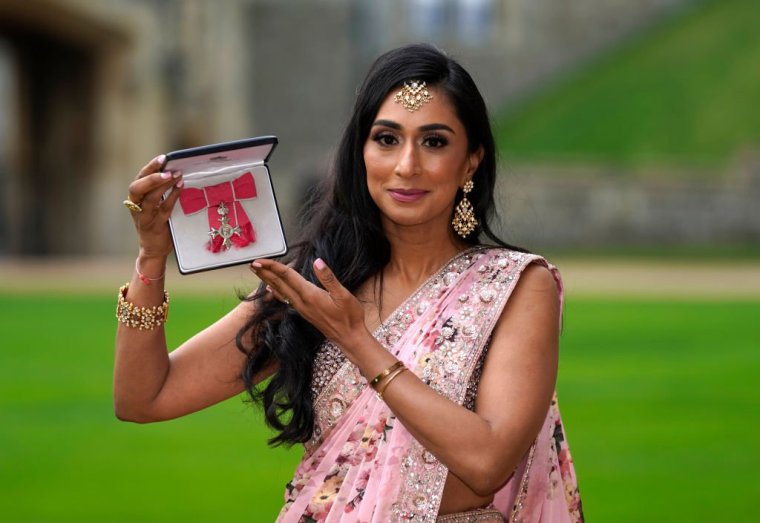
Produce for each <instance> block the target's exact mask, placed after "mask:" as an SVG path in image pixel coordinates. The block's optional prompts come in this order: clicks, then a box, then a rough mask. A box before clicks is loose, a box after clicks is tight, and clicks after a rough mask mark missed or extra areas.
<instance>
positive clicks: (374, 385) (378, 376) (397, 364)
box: [369, 360, 404, 389]
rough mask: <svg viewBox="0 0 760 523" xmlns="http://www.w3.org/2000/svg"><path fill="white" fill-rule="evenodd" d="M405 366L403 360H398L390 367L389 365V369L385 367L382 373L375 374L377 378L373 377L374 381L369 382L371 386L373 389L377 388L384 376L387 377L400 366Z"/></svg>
mask: <svg viewBox="0 0 760 523" xmlns="http://www.w3.org/2000/svg"><path fill="white" fill-rule="evenodd" d="M403 366H404V362H403V361H401V360H399V361H397V362H396V363H394V364H393V365H391V366H390V367H388V368H387V369H385V370H384V371H383V372H381V373H380V374H378V375H377V376H375V379H373V380H372V381H370V382H369V386H370V387H372V388H373V389H374V388H376V387H377V384H378V383H380V381H381V380H382V379H383V378H385V377H386V376H388V375H389V374H390V373H391V372H393V371H394V370H396V369H398V368H399V367H403Z"/></svg>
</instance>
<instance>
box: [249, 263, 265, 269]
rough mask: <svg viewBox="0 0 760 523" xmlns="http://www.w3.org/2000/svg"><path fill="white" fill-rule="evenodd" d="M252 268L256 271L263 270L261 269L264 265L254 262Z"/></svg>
mask: <svg viewBox="0 0 760 523" xmlns="http://www.w3.org/2000/svg"><path fill="white" fill-rule="evenodd" d="M251 267H253V268H254V269H261V267H263V265H261V264H260V263H259V262H253V263H252V264H251Z"/></svg>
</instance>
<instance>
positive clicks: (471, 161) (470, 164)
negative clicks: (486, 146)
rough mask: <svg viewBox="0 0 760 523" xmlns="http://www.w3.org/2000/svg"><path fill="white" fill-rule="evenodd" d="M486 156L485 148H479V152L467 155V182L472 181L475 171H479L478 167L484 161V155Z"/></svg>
mask: <svg viewBox="0 0 760 523" xmlns="http://www.w3.org/2000/svg"><path fill="white" fill-rule="evenodd" d="M484 154H485V151H484V150H483V146H482V145H481V146H480V147H478V148H477V150H475V151H473V152H471V153H469V154H468V155H467V170H466V172H465V174H466V176H465V181H467V180H471V179H472V177H473V175H474V174H475V171H477V170H478V166H479V165H480V162H481V161H483V155H484Z"/></svg>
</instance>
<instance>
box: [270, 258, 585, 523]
mask: <svg viewBox="0 0 760 523" xmlns="http://www.w3.org/2000/svg"><path fill="white" fill-rule="evenodd" d="M533 262H537V263H542V264H544V265H546V266H547V267H549V269H550V270H551V271H552V273H553V274H554V276H555V279H556V281H557V285H558V287H559V289H560V293H561V291H562V287H561V281H560V278H559V273H558V272H557V271H556V269H555V268H554V267H552V266H550V265H548V264H547V263H546V261H545V260H543V258H541V257H539V256H536V255H531V254H524V253H519V252H514V251H509V250H507V249H501V248H493V247H477V248H473V249H470V250H468V251H466V252H464V253H461V254H460V255H458V256H456V257H455V258H453V259H452V260H451V261H450V262H449V263H448V264H447V265H446V266H445V267H443V268H442V269H441V270H440V271H439V272H438V273H436V274H435V275H433V276H432V277H431V278H429V279H428V281H427V282H425V284H423V285H422V286H421V287H420V288H419V289H418V290H417V291H415V292H414V293H413V294H412V296H410V297H409V298H408V299H407V300H406V301H405V302H404V303H403V304H402V305H401V306H399V308H398V309H397V310H396V311H395V312H394V313H393V314H391V316H390V317H389V318H388V320H386V322H385V323H383V325H381V327H380V328H379V329H378V330H377V332H376V333H375V337H376V338H377V339H378V340H379V341H380V343H382V344H383V345H384V346H385V347H386V348H387V349H388V350H389V351H390V352H392V353H393V354H394V355H396V356H397V357H398V358H399V359H400V360H402V361H403V362H404V363H405V364H406V366H407V367H408V368H409V369H410V370H412V371H413V372H415V374H417V376H419V378H420V379H422V380H423V381H424V382H425V383H427V384H428V385H429V386H430V387H432V388H433V389H435V390H436V391H437V392H438V393H440V394H442V395H444V396H446V397H448V398H450V399H451V400H453V401H455V402H457V403H459V404H460V405H461V404H463V402H464V400H465V395H466V392H467V385H468V383H469V382H470V378H471V376H472V374H473V371H474V370H475V367H476V365H477V363H478V361H479V358H480V356H481V355H482V354H483V351H484V350H486V348H487V343H488V340H489V338H490V336H491V332H492V330H493V328H494V326H495V324H496V322H497V320H498V319H499V316H500V315H501V312H502V310H503V309H504V306H505V304H506V303H507V300H508V299H509V296H510V295H511V293H512V290H513V289H514V287H515V285H516V283H517V281H518V279H519V277H520V274H521V272H522V270H523V269H524V268H525V267H526V266H527V265H529V264H530V263H533ZM326 345H330V344H326ZM323 349H328V350H330V349H332V350H334V351H337V348H335V347H334V346H333V347H323ZM315 410H316V416H317V420H316V427H315V431H314V436H313V438H312V440H311V441H309V442H308V443H307V444H306V445H305V447H306V453H305V455H304V458H303V460H302V462H301V464H300V465H299V467H298V469H297V470H296V473H295V477H294V478H293V480H292V481H291V482H290V483H289V484H288V486H287V491H286V493H285V502H286V503H285V506H284V507H283V509H282V511H281V512H280V516H279V518H278V522H281V523H296V522H297V523H311V522H323V521H324V522H341V523H344V522H376V523H380V522H382V523H385V522H389V521H392V522H403V521H415V522H424V523H432V522H434V521H435V520H436V517H437V515H438V508H439V506H440V503H441V495H442V492H443V487H444V484H445V482H446V478H447V476H448V469H447V468H446V466H445V465H443V464H442V463H441V462H440V461H438V460H437V459H436V458H435V456H433V455H432V454H430V453H429V452H427V451H426V450H425V449H424V448H423V447H422V446H421V445H420V444H419V443H418V442H417V441H416V440H415V439H414V438H413V437H412V436H411V435H410V434H409V432H408V431H407V430H406V428H405V427H404V426H403V425H402V424H401V423H400V422H399V421H398V420H397V419H396V418H395V416H394V415H393V413H392V412H391V410H390V409H389V408H388V406H387V405H386V404H385V403H384V402H383V401H382V400H379V399H378V398H377V396H376V395H375V393H374V391H373V390H372V389H371V388H370V387H369V386H368V385H367V382H366V380H365V379H364V378H363V377H362V376H361V374H360V373H359V371H358V369H357V368H356V367H355V366H354V365H353V364H352V363H350V362H348V361H345V363H343V364H342V365H341V366H340V368H339V369H337V371H336V372H335V374H334V375H333V376H332V378H331V379H330V381H329V382H328V383H327V384H326V386H325V387H324V388H323V389H322V390H321V392H320V393H319V396H318V397H317V398H316V400H315ZM493 505H494V506H495V507H496V508H497V509H498V510H499V511H500V512H501V513H502V514H503V515H504V517H505V518H506V519H507V520H508V521H521V522H541V523H560V522H578V521H583V515H582V510H581V503H580V496H579V494H578V488H577V484H576V478H575V471H574V469H573V463H572V459H571V457H570V453H569V450H568V447H567V443H566V440H565V437H564V430H563V427H562V423H561V420H560V416H559V410H558V408H557V403H556V398H555V399H554V400H552V404H551V406H550V408H549V410H548V412H547V416H546V420H545V422H544V425H543V427H542V428H541V431H540V432H539V434H538V436H537V437H536V440H535V442H534V443H533V445H532V446H531V448H530V450H529V451H528V452H526V454H525V456H524V457H523V459H522V460H521V462H520V464H519V465H518V466H517V468H516V469H515V471H514V473H513V474H512V476H511V477H510V478H509V480H508V481H507V483H505V484H504V485H503V486H502V487H501V489H500V490H499V491H498V492H497V493H496V496H495V499H494V502H493Z"/></svg>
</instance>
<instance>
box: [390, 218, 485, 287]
mask: <svg viewBox="0 0 760 523" xmlns="http://www.w3.org/2000/svg"><path fill="white" fill-rule="evenodd" d="M435 229H436V230H439V231H440V233H438V234H436V233H431V228H430V227H387V228H386V236H387V237H388V241H389V242H390V245H391V257H390V261H389V262H388V265H387V266H386V267H385V276H386V277H392V278H394V279H396V281H397V282H399V283H400V284H401V285H402V286H403V287H417V286H419V285H420V284H422V282H423V281H425V280H426V279H427V278H428V277H429V276H430V275H431V274H433V273H434V272H435V271H437V270H438V269H440V268H441V267H442V266H443V265H444V264H445V263H446V262H447V261H448V260H450V259H451V258H453V257H454V256H455V255H457V254H458V253H460V252H462V251H464V250H465V249H467V248H469V247H470V246H471V245H470V244H468V243H465V242H463V241H462V240H461V239H460V238H459V237H458V236H456V234H455V233H454V232H453V231H452V230H451V228H450V227H446V228H435Z"/></svg>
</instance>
